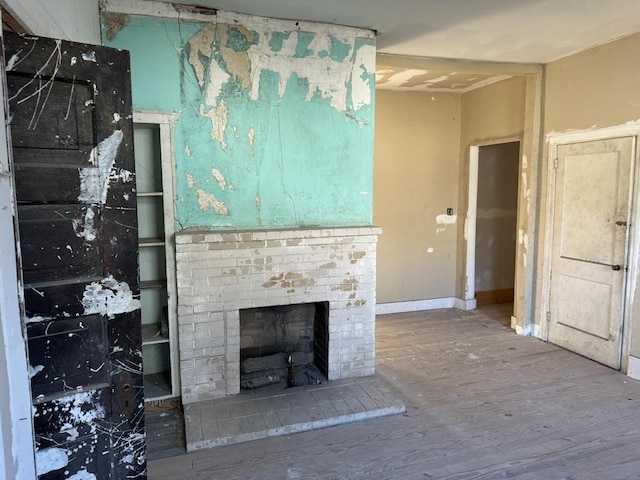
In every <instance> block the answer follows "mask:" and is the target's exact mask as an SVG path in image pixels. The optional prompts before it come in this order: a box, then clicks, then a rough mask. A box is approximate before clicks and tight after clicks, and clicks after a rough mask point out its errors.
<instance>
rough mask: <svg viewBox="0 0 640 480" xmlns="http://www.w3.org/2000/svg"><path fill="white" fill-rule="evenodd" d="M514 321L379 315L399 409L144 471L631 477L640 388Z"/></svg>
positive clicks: (638, 436)
mask: <svg viewBox="0 0 640 480" xmlns="http://www.w3.org/2000/svg"><path fill="white" fill-rule="evenodd" d="M510 316H511V308H510V306H505V305H491V306H486V307H482V308H480V309H478V310H476V311H474V312H461V311H459V310H443V311H435V312H412V313H407V314H397V315H384V316H379V317H378V321H377V340H376V344H377V350H376V368H377V375H378V376H379V377H380V378H381V379H383V380H384V381H385V383H386V385H387V386H388V388H389V391H392V392H393V393H394V394H396V395H398V396H399V397H401V399H402V400H403V401H404V402H405V404H406V406H407V412H406V414H404V415H396V416H393V417H382V418H378V419H373V420H368V421H366V422H361V423H353V424H349V425H343V426H337V427H332V428H327V429H323V430H315V431H310V432H305V433H300V434H296V435H289V436H284V437H279V438H271V439H265V440H258V441H255V442H250V443H246V444H241V445H232V446H228V447H221V448H217V449H214V450H208V451H201V452H196V453H193V454H189V455H182V456H179V457H174V458H168V459H161V460H155V461H151V462H149V478H150V479H151V480H156V479H157V480H169V479H171V480H174V479H184V480H202V479H207V480H215V479H220V480H222V479H224V480H227V479H260V480H284V479H286V480H288V479H304V480H307V479H309V480H320V479H322V480H329V479H332V480H335V479H340V480H361V479H367V480H369V479H376V480H378V479H382V480H385V479H389V480H391V479H401V480H418V479H420V480H425V479H444V480H467V479H484V480H503V479H517V480H534V479H535V480H547V479H548V480H596V479H597V480H619V479H620V480H622V479H636V480H637V479H640V415H638V412H639V411H640V383H639V382H636V381H634V380H631V379H630V378H628V377H626V376H625V375H623V374H621V373H620V372H615V371H613V370H611V369H609V368H607V367H604V366H602V365H599V364H596V363H594V362H592V361H590V360H588V359H585V358H583V357H580V356H578V355H575V354H573V353H571V352H568V351H566V350H563V349H561V348H558V347H556V346H554V345H550V344H546V343H544V342H541V341H539V340H536V339H533V338H526V337H518V336H516V335H515V334H514V333H513V332H512V331H511V330H510V329H509V328H508V326H509V324H510ZM383 389H384V387H381V390H383ZM343 394H344V395H345V398H350V395H349V389H345V390H344V392H343ZM378 395H380V398H383V397H384V391H379V392H376V393H375V394H373V395H370V396H371V398H372V401H375V400H376V397H377V396H378ZM329 402H331V403H329ZM340 402H343V403H344V402H345V399H344V398H343V399H333V398H332V399H329V398H327V399H326V401H325V402H324V403H321V404H319V405H320V408H323V407H325V406H327V408H330V409H335V408H336V404H337V405H338V407H337V408H340V406H339V405H340ZM345 405H346V403H345Z"/></svg>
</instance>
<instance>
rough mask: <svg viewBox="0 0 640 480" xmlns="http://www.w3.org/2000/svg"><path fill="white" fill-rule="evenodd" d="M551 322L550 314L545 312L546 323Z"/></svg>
mask: <svg viewBox="0 0 640 480" xmlns="http://www.w3.org/2000/svg"><path fill="white" fill-rule="evenodd" d="M550 321H551V312H547V322H550Z"/></svg>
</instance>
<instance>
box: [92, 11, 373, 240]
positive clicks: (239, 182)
mask: <svg viewBox="0 0 640 480" xmlns="http://www.w3.org/2000/svg"><path fill="white" fill-rule="evenodd" d="M214 18H215V21H212V22H210V23H198V22H184V21H183V22H180V21H177V20H172V19H161V18H154V17H137V16H130V17H129V18H128V19H127V22H126V23H125V22H122V23H121V24H119V25H118V27H119V30H118V31H117V32H115V33H114V30H113V29H107V26H105V25H103V29H104V32H105V33H104V36H105V38H104V43H105V44H106V45H108V46H112V47H117V48H124V49H127V50H129V51H130V52H131V63H132V83H133V87H132V90H133V91H132V95H133V104H134V109H136V110H150V111H156V112H167V113H178V114H179V115H178V119H177V120H176V122H175V127H174V128H175V129H174V142H175V148H174V151H175V168H176V172H175V181H176V212H175V213H176V220H177V222H178V224H179V228H188V227H209V228H225V229H229V228H243V229H250V228H259V229H262V228H265V229H268V228H281V227H303V226H313V225H323V226H346V225H370V224H371V221H372V195H371V193H372V183H373V112H374V110H373V108H374V96H375V84H374V81H375V77H374V75H375V40H374V36H373V33H372V32H370V31H368V30H361V29H355V28H350V27H340V26H335V25H325V24H314V23H308V22H295V21H284V20H274V19H268V18H262V17H254V16H248V15H240V14H234V13H229V12H218V15H217V16H216V17H214ZM103 23H105V21H104V19H103ZM107 32H108V36H109V37H111V39H109V38H107ZM151 52H153V53H152V54H151Z"/></svg>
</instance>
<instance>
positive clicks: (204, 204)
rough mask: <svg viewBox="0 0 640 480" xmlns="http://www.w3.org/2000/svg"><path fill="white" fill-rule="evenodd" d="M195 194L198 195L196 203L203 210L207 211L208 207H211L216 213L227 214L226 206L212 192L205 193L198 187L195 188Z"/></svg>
mask: <svg viewBox="0 0 640 480" xmlns="http://www.w3.org/2000/svg"><path fill="white" fill-rule="evenodd" d="M196 194H197V195H198V205H199V206H200V210H202V211H203V212H208V211H209V210H210V209H213V211H214V212H215V213H216V214H218V215H229V209H228V208H227V206H226V205H225V204H224V202H221V201H220V200H218V199H217V198H216V196H215V195H214V194H213V193H207V192H205V191H204V190H202V189H198V190H196Z"/></svg>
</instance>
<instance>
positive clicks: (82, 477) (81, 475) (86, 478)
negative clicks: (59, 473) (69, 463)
mask: <svg viewBox="0 0 640 480" xmlns="http://www.w3.org/2000/svg"><path fill="white" fill-rule="evenodd" d="M67 480H97V479H96V476H95V475H94V474H93V473H91V472H87V471H86V470H85V469H84V468H83V469H81V470H78V471H77V472H76V473H74V474H73V475H71V476H70V477H69V478H68V479H67Z"/></svg>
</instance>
